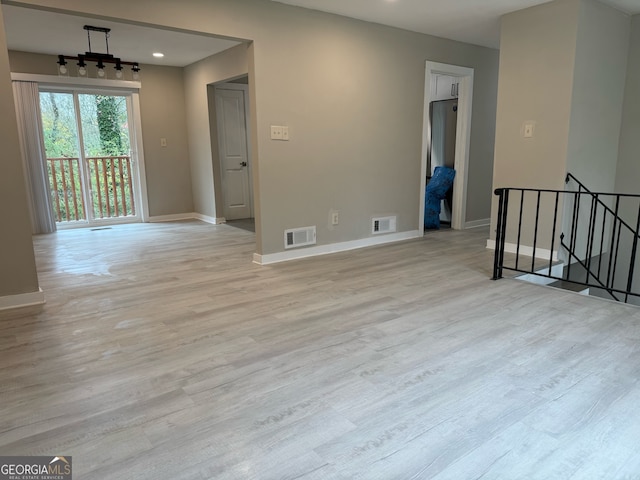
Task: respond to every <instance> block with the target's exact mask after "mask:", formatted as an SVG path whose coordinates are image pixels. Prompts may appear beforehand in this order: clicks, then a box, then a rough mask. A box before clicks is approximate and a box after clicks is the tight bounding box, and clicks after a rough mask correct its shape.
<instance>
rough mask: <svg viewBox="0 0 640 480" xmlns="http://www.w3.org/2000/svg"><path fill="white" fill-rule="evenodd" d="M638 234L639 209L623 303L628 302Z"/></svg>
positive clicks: (639, 210) (639, 229)
mask: <svg viewBox="0 0 640 480" xmlns="http://www.w3.org/2000/svg"><path fill="white" fill-rule="evenodd" d="M639 232H640V208H638V220H637V222H636V231H635V234H634V236H633V247H632V249H631V261H630V262H629V278H628V280H627V293H626V294H625V296H624V301H625V303H626V302H627V301H628V300H629V292H630V291H631V285H632V284H633V274H634V272H635V266H636V252H637V250H638V233H639Z"/></svg>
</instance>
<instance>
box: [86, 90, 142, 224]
mask: <svg viewBox="0 0 640 480" xmlns="http://www.w3.org/2000/svg"><path fill="white" fill-rule="evenodd" d="M78 105H79V110H80V121H81V125H82V132H83V135H82V138H83V145H84V159H85V162H86V170H87V173H88V182H89V187H90V192H91V194H90V196H91V203H92V206H93V208H92V212H91V213H92V217H93V218H94V219H96V220H99V219H107V218H119V217H135V216H136V215H137V213H136V205H135V195H134V184H135V181H134V171H133V168H132V167H133V165H132V160H131V144H130V132H129V120H128V108H127V97H126V96H115V95H95V94H84V93H81V94H79V95H78Z"/></svg>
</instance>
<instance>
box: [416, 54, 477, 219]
mask: <svg viewBox="0 0 640 480" xmlns="http://www.w3.org/2000/svg"><path fill="white" fill-rule="evenodd" d="M436 74H440V75H449V76H452V77H458V79H459V80H460V85H459V91H458V123H457V128H456V131H457V134H456V154H455V170H456V177H455V180H454V182H453V206H452V212H451V213H452V218H451V228H453V229H456V230H462V229H464V228H465V219H466V212H467V184H468V165H469V145H470V143H471V113H472V104H473V69H472V68H468V67H460V66H457V65H448V64H445V63H436V62H427V63H426V71H425V82H424V114H423V130H422V167H421V170H420V171H421V175H420V208H419V212H420V218H419V219H418V222H419V223H418V229H419V230H420V231H424V199H425V187H426V183H427V155H428V149H429V130H430V129H429V104H430V103H431V80H432V76H433V75H436Z"/></svg>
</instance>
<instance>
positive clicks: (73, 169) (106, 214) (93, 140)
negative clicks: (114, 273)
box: [40, 90, 141, 227]
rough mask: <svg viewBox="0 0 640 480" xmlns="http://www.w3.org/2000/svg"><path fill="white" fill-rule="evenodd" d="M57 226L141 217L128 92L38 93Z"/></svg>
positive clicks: (124, 220)
mask: <svg viewBox="0 0 640 480" xmlns="http://www.w3.org/2000/svg"><path fill="white" fill-rule="evenodd" d="M40 106H41V110H42V125H43V133H44V142H45V151H46V155H47V169H48V173H49V184H50V187H51V195H52V203H53V209H54V214H55V216H56V221H57V222H58V226H61V227H65V226H82V225H96V224H101V223H125V222H134V221H140V218H141V217H140V208H139V206H138V203H139V199H140V195H139V191H138V190H139V187H138V186H139V172H138V168H137V162H136V161H135V160H136V159H135V158H134V156H133V155H132V152H134V151H136V150H137V149H135V148H132V147H133V146H132V142H134V139H135V135H134V134H133V131H132V128H131V126H132V122H131V118H132V115H131V109H132V105H131V95H127V94H111V93H94V92H91V93H85V92H78V91H72V92H68V91H53V90H43V91H41V92H40Z"/></svg>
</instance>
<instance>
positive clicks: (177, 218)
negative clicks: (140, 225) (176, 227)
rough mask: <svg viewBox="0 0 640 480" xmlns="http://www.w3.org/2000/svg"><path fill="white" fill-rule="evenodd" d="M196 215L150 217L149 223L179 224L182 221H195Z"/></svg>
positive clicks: (179, 214) (180, 214)
mask: <svg viewBox="0 0 640 480" xmlns="http://www.w3.org/2000/svg"><path fill="white" fill-rule="evenodd" d="M194 215H195V213H175V214H173V215H156V216H154V217H149V222H151V223H161V222H177V221H180V220H193V219H194Z"/></svg>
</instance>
